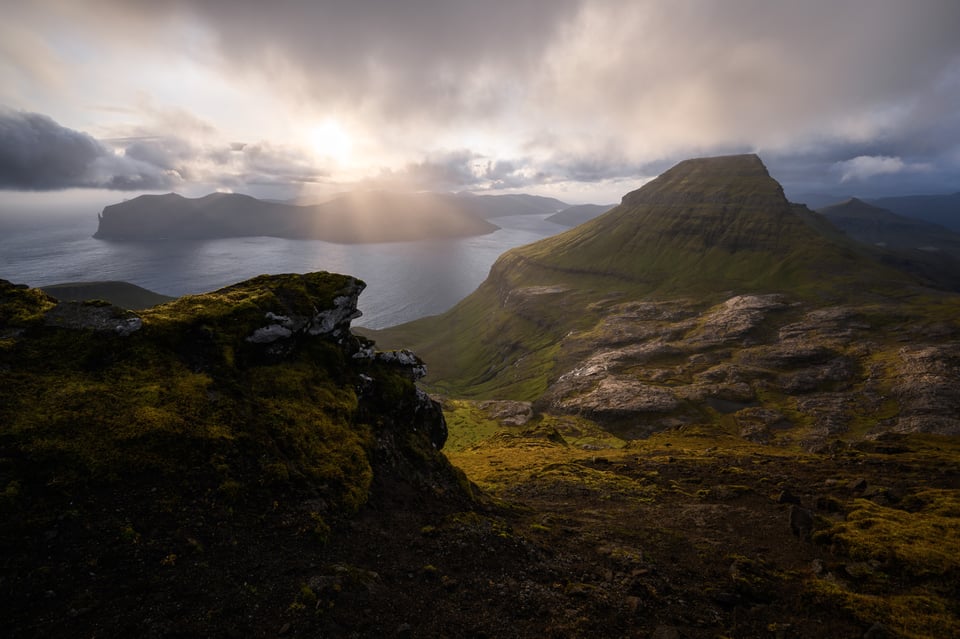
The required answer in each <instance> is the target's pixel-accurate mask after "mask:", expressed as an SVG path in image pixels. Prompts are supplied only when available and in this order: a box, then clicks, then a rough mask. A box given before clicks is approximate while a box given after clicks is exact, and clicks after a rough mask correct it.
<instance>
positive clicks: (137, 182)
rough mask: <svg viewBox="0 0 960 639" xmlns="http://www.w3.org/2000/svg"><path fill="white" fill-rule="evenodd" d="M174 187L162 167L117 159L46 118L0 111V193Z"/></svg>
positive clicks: (85, 136) (89, 139)
mask: <svg viewBox="0 0 960 639" xmlns="http://www.w3.org/2000/svg"><path fill="white" fill-rule="evenodd" d="M175 182H176V179H175V176H174V175H172V174H171V173H170V172H167V171H164V170H162V168H161V167H158V166H155V165H153V164H151V163H149V162H142V161H138V160H136V159H135V158H125V157H120V156H117V155H115V154H114V153H113V152H112V151H111V150H110V149H108V148H107V147H106V146H104V145H103V144H101V143H100V142H98V141H97V140H95V139H94V138H93V137H92V136H90V135H88V134H86V133H82V132H80V131H75V130H73V129H68V128H66V127H63V126H60V125H59V124H57V123H56V122H55V121H54V120H53V119H52V118H50V117H48V116H45V115H42V114H39V113H26V112H20V111H12V110H7V109H4V110H0V188H5V189H20V190H32V191H43V190H55V189H65V188H71V187H96V188H108V189H120V190H133V189H163V188H168V187H169V186H171V185H172V184H174V183H175Z"/></svg>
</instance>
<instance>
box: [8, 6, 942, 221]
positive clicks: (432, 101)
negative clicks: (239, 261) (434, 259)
mask: <svg viewBox="0 0 960 639" xmlns="http://www.w3.org/2000/svg"><path fill="white" fill-rule="evenodd" d="M0 13H2V15H3V20H2V21H0V211H2V210H3V207H4V202H6V203H7V204H8V205H9V203H11V202H18V203H22V202H29V201H30V200H31V198H40V197H41V196H44V195H46V196H51V194H53V195H56V196H59V197H72V198H80V199H82V198H83V197H85V195H84V194H85V193H86V194H87V195H86V196H89V194H90V193H94V192H95V193H98V194H101V195H102V194H106V195H105V196H104V197H108V198H109V197H113V198H114V199H115V200H117V201H118V200H120V199H122V198H128V197H131V196H132V195H134V194H137V193H142V192H167V191H176V192H179V193H182V194H185V195H189V196H198V195H202V194H205V193H209V192H211V191H215V190H220V191H234V192H241V193H249V194H252V195H255V196H259V197H272V198H281V199H287V198H301V199H302V200H307V201H310V200H313V201H318V200H321V199H324V198H325V197H328V196H330V195H332V194H335V193H339V192H343V191H347V190H353V189H358V188H382V189H398V190H401V189H402V190H408V189H409V190H433V191H473V192H477V193H498V192H527V193H537V194H543V195H551V196H554V197H558V198H560V199H562V200H565V201H567V202H570V203H580V202H596V203H608V202H617V201H619V199H620V197H621V196H622V195H624V194H625V193H627V192H629V191H631V190H633V189H635V188H638V187H639V186H640V185H642V184H643V183H645V182H646V181H648V180H649V179H651V178H652V177H654V176H656V175H657V174H659V173H660V172H662V171H663V170H665V169H667V168H669V167H670V166H672V165H673V164H675V163H676V162H678V161H680V160H683V159H685V158H689V157H702V156H710V155H723V154H728V153H743V152H754V153H758V154H759V155H760V156H761V158H762V159H763V160H764V162H765V163H766V165H767V167H768V169H769V170H770V172H771V174H772V175H773V176H774V177H775V178H777V179H778V180H779V181H780V182H781V183H782V184H783V185H784V187H785V189H786V191H787V194H788V195H790V196H791V197H793V196H794V195H797V194H804V193H836V194H844V195H858V196H866V197H869V196H882V195H897V194H912V193H948V192H956V191H960V37H958V34H960V2H958V1H957V0H804V1H803V2H799V1H797V0H722V1H721V0H670V1H667V0H483V1H480V0H340V1H334V0H313V1H311V0H275V1H273V2H264V1H263V0H255V1H251V0H149V1H147V0H0Z"/></svg>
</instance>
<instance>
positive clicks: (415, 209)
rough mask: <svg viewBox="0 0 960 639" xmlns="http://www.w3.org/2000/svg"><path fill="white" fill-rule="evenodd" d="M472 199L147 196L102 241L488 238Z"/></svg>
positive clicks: (490, 227) (113, 222)
mask: <svg viewBox="0 0 960 639" xmlns="http://www.w3.org/2000/svg"><path fill="white" fill-rule="evenodd" d="M481 208H482V206H481V205H478V203H477V202H474V201H473V200H472V196H453V195H445V194H435V193H391V192H385V191H371V192H356V193H348V194H345V195H342V196H339V197H337V198H335V199H333V200H331V201H329V202H325V203H323V204H316V205H308V206H298V205H293V204H286V203H280V202H268V201H264V200H258V199H256V198H253V197H250V196H248V195H240V194H235V193H213V194H210V195H207V196H205V197H201V198H193V199H191V198H185V197H183V196H180V195H177V194H175V193H168V194H166V195H141V196H140V197H137V198H134V199H132V200H128V201H126V202H122V203H120V204H113V205H111V206H107V207H105V208H104V209H103V212H102V213H101V214H100V216H99V225H98V228H97V232H96V233H95V234H94V237H97V238H100V239H108V240H188V239H210V238H220V237H244V236H272V237H288V238H302V239H319V240H326V241H329V242H340V243H360V242H393V241H409V240H419V239H428V238H446V237H463V236H470V235H482V234H485V233H490V232H492V231H495V230H496V229H497V228H498V227H497V226H496V225H494V224H492V223H490V222H487V221H486V220H485V219H483V217H482V216H480V215H479V214H478V213H477V211H478V210H479V209H481Z"/></svg>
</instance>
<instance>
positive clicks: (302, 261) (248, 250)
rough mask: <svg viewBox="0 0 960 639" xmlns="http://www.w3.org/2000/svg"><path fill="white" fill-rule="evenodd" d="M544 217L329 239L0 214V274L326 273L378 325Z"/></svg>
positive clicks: (174, 285) (177, 284)
mask: <svg viewBox="0 0 960 639" xmlns="http://www.w3.org/2000/svg"><path fill="white" fill-rule="evenodd" d="M545 217H546V215H521V216H512V217H499V218H495V219H494V220H492V221H493V223H494V224H496V225H498V226H500V227H501V228H500V230H498V231H495V232H493V233H490V234H488V235H481V236H476V237H468V238H460V239H452V240H423V241H418V242H390V243H379V244H332V243H329V242H322V241H319V240H290V239H282V238H274V237H243V238H230V239H217V240H201V241H187V242H183V241H178V242H168V241H158V242H116V241H107V240H97V239H94V238H93V237H92V235H93V233H94V232H95V231H96V229H97V219H96V216H95V215H93V216H89V217H88V216H82V217H78V216H76V215H63V214H60V215H44V214H42V213H36V214H31V215H29V216H2V217H0V278H2V279H6V280H9V281H12V282H15V283H18V284H27V285H30V286H44V285H49V284H59V283H65V282H82V281H98V280H122V281H126V282H131V283H133V284H137V285H139V286H142V287H144V288H148V289H150V290H152V291H155V292H157V293H163V294H165V295H173V296H180V295H187V294H192V293H203V292H206V291H212V290H215V289H217V288H221V287H223V286H227V285H229V284H234V283H236V282H240V281H242V280H244V279H247V278H250V277H254V276H256V275H260V274H263V273H307V272H311V271H331V272H335V273H345V274H349V275H353V276H355V277H358V278H360V279H362V280H364V281H365V282H366V283H367V288H366V290H365V291H364V292H363V294H362V295H361V296H360V303H359V308H360V310H361V311H362V312H363V317H361V318H359V319H357V320H355V321H354V325H357V326H366V327H369V328H384V327H387V326H393V325H395V324H401V323H403V322H407V321H410V320H413V319H417V318H419V317H424V316H427V315H435V314H437V313H442V312H443V311H445V310H447V309H448V308H450V307H451V306H453V305H454V304H456V303H457V302H458V301H460V300H461V299H462V298H464V297H466V296H467V295H469V294H470V293H471V292H473V290H474V289H476V288H477V286H479V285H480V283H481V282H482V281H483V280H484V278H486V276H487V273H488V272H489V270H490V266H491V265H492V264H493V262H494V261H495V260H496V259H497V257H499V256H500V254H502V253H503V252H504V251H506V250H508V249H510V248H513V247H515V246H520V245H523V244H528V243H530V242H535V241H536V240H539V239H542V238H544V237H548V236H550V235H554V234H556V233H559V232H561V231H563V230H565V229H564V227H562V226H559V225H557V224H554V223H552V222H547V221H546V220H545V219H544V218H545Z"/></svg>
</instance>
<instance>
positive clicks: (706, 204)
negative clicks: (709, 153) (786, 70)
mask: <svg viewBox="0 0 960 639" xmlns="http://www.w3.org/2000/svg"><path fill="white" fill-rule="evenodd" d="M914 283H915V280H913V279H912V277H911V276H909V275H907V274H904V273H902V272H900V271H898V270H895V269H893V268H890V267H887V266H884V265H882V264H880V263H879V262H878V261H877V260H875V259H873V258H872V257H869V256H867V255H866V254H865V253H864V249H862V248H861V247H860V246H858V245H857V244H855V243H853V242H851V241H850V240H849V239H847V238H845V237H844V236H843V235H842V233H840V232H838V231H837V230H836V229H835V228H833V227H832V226H831V225H830V224H829V223H828V222H826V221H825V220H824V219H823V218H822V217H821V216H819V215H817V214H815V213H812V212H810V211H809V210H807V209H806V208H805V207H802V206H798V205H792V204H790V203H789V202H787V200H786V199H785V197H784V195H783V190H782V189H781V187H780V185H779V184H778V183H777V182H776V181H775V180H774V179H772V178H771V177H770V175H769V174H768V173H767V170H766V168H765V167H764V166H763V163H762V162H761V161H760V159H759V158H758V157H757V156H755V155H740V156H727V157H719V158H704V159H694V160H687V161H684V162H681V163H680V164H678V165H677V166H675V167H674V168H672V169H670V170H669V171H667V172H666V173H664V174H663V175H661V176H660V177H658V178H657V179H656V180H653V181H652V182H650V183H648V184H647V185H645V186H644V187H643V188H641V189H639V190H637V191H635V192H633V193H630V194H628V195H627V196H625V197H624V198H623V201H622V203H621V204H620V205H619V206H617V207H616V208H614V209H612V210H611V211H609V212H608V213H606V214H604V215H602V216H600V217H598V218H596V219H594V220H592V221H590V222H587V223H585V224H583V225H581V226H579V227H577V228H574V229H571V230H569V231H567V232H564V233H561V234H559V235H556V236H553V237H551V238H547V239H545V240H541V241H539V242H536V243H534V244H530V245H528V246H524V247H520V248H517V249H514V250H511V251H509V252H507V253H505V254H504V255H503V256H501V258H500V259H499V260H498V261H497V262H496V264H495V265H494V266H493V268H492V269H491V272H490V275H489V277H488V278H487V280H486V281H485V282H484V283H483V284H482V285H481V286H480V287H479V288H478V289H477V291H476V292H475V293H473V294H472V295H470V296H469V297H467V298H466V299H464V300H463V301H462V302H461V303H460V304H458V305H457V306H456V307H454V308H453V309H451V310H450V311H448V312H447V313H445V314H443V315H440V316H436V317H432V318H425V319H422V320H417V321H415V322H412V323H410V324H407V325H402V326H399V327H394V328H391V329H387V330H385V331H382V332H378V333H376V335H377V338H378V340H379V341H381V342H383V343H386V344H390V345H398V344H402V345H409V346H411V347H415V348H416V349H417V352H418V353H422V354H423V356H424V357H425V359H426V360H427V361H428V362H429V364H430V370H431V375H430V377H429V378H428V380H429V381H430V383H432V384H434V386H435V388H437V389H438V390H440V391H443V392H450V393H454V394H463V395H467V396H481V397H496V396H501V397H509V398H514V399H527V400H533V399H537V398H538V397H540V395H541V394H542V393H543V392H544V391H545V390H546V388H547V386H548V385H549V383H550V382H551V380H552V379H553V378H554V377H555V376H556V375H558V374H559V371H557V370H555V367H556V366H557V365H558V358H559V357H560V353H561V350H562V349H561V342H562V340H563V338H564V336H566V335H569V334H570V333H571V331H584V330H587V329H589V328H590V327H592V326H594V325H595V324H596V323H597V322H598V321H599V320H600V319H601V318H603V317H604V316H605V315H606V314H608V313H609V312H610V309H611V308H612V307H614V306H615V305H616V304H622V303H625V302H628V301H630V300H638V299H648V298H656V299H676V298H685V299H687V300H693V302H694V305H695V306H699V307H703V308H706V307H709V306H710V305H712V304H716V303H718V302H720V301H722V300H724V299H727V298H730V297H732V296H733V295H735V294H744V293H764V294H771V293H782V294H789V295H790V296H792V297H793V298H795V299H797V300H807V301H810V302H811V303H818V304H828V303H837V302H840V301H844V302H849V301H852V300H864V301H866V300H872V301H876V300H882V299H885V298H886V297H887V296H888V295H889V294H891V293H893V294H894V295H900V294H902V292H903V291H906V290H910V287H912V286H913V285H914Z"/></svg>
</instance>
